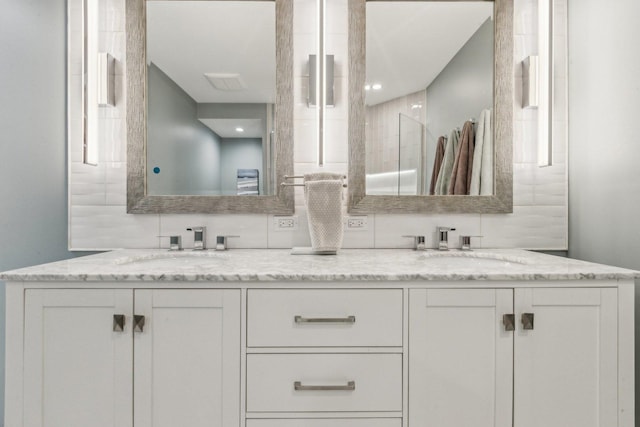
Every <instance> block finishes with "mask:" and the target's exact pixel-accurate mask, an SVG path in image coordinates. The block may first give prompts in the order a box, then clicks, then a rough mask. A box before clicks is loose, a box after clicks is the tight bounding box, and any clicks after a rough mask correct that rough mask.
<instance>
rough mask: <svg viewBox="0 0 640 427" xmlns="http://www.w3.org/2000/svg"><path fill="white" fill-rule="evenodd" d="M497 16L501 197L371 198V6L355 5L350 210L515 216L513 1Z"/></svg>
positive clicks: (356, 1) (501, 1) (498, 1)
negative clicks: (368, 127) (368, 154)
mask: <svg viewBox="0 0 640 427" xmlns="http://www.w3.org/2000/svg"><path fill="white" fill-rule="evenodd" d="M387 1H390V0H387ZM427 1H428V0H427ZM449 1H456V0H449ZM478 1H485V0H478ZM494 16H495V37H494V45H495V48H494V52H495V57H494V64H495V65H494V105H493V108H494V114H493V116H494V121H493V126H494V130H495V132H494V155H495V163H494V165H495V171H494V174H495V187H494V188H495V194H494V195H492V196H370V195H367V194H366V184H365V163H366V152H365V118H366V112H365V103H364V98H365V94H364V85H365V78H366V44H365V41H366V34H365V30H366V0H349V61H348V62H349V199H348V206H347V208H348V211H349V212H350V213H358V214H360V213H387V214H392V213H395V214H399V213H511V212H513V144H512V139H513V102H514V101H513V85H514V68H513V67H514V65H513V0H495V6H494Z"/></svg>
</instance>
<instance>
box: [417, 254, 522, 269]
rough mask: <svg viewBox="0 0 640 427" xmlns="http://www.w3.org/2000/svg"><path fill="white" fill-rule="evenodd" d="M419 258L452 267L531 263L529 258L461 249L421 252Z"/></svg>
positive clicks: (428, 262) (503, 265)
mask: <svg viewBox="0 0 640 427" xmlns="http://www.w3.org/2000/svg"><path fill="white" fill-rule="evenodd" d="M418 259H419V260H420V262H425V263H427V264H429V265H434V266H435V265H437V266H450V267H510V266H514V265H525V264H529V262H528V261H527V260H525V259H523V258H520V257H517V256H512V255H507V254H502V253H496V252H478V251H461V250H451V251H426V252H421V253H419V255H418Z"/></svg>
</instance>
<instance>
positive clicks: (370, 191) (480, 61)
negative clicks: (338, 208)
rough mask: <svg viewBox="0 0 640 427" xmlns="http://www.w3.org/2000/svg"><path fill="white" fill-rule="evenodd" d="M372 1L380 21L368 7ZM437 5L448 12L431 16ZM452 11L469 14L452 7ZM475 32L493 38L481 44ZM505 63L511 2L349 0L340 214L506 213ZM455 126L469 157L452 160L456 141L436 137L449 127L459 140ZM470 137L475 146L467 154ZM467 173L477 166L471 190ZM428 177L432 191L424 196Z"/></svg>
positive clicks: (510, 78)
mask: <svg viewBox="0 0 640 427" xmlns="http://www.w3.org/2000/svg"><path fill="white" fill-rule="evenodd" d="M411 7H414V8H416V9H415V10H414V11H413V12H411V13H409V14H407V12H406V9H405V8H411ZM423 7H424V8H425V9H424V11H421V10H420V8H423ZM377 8H380V9H379V11H381V12H382V13H381V15H382V16H383V17H384V19H383V21H382V22H383V23H382V24H380V16H378V17H375V16H370V13H369V12H371V14H374V13H376V12H375V11H376V10H378V9H377ZM385 8H386V10H384V9H385ZM438 8H444V9H445V10H446V9H448V10H449V11H448V12H446V13H444V12H443V13H442V14H441V15H437V13H438V12H437V10H438ZM467 8H469V9H467ZM459 9H463V10H470V11H475V13H471V14H469V15H468V16H467V14H466V12H465V13H463V14H462V15H460V14H458V15H456V14H452V13H453V12H456V10H459ZM457 13H460V12H457ZM450 14H452V15H450ZM370 20H371V21H372V22H369V21H370ZM376 20H377V21H378V23H376ZM491 26H492V27H493V30H492V29H491ZM376 28H377V29H376ZM407 34H409V35H410V37H407ZM425 34H426V36H425ZM483 34H484V35H485V36H486V35H489V36H491V35H492V36H493V38H492V39H490V40H488V41H487V40H486V39H484V43H480V41H478V40H477V39H479V38H482V35H483ZM476 36H477V37H476ZM481 41H482V40H481ZM427 42H428V43H427ZM481 44H485V45H486V44H489V47H488V48H484V49H481V48H480V47H478V46H479V45H481ZM427 46H433V47H436V49H428V48H427ZM376 49H377V52H376ZM467 50H472V52H465V51H467ZM368 56H372V58H371V59H368ZM421 62H422V63H424V65H421ZM423 67H426V68H423ZM513 70H514V67H513V0H494V1H486V0H478V1H457V0H456V1H446V0H445V1H438V0H433V1H432V0H422V1H395V0H394V1H380V0H377V1H367V0H349V102H350V108H349V199H348V211H349V212H350V213H354V214H366V213H402V214H405V213H508V212H513V147H512V136H513V110H514V99H513V86H514V72H513ZM457 76H464V78H458V77H457ZM487 76H488V77H487ZM454 77H455V78H454ZM383 79H384V80H383ZM367 89H368V90H367ZM387 92H388V93H387ZM485 97H486V98H485ZM476 98H477V99H476ZM483 112H484V114H482V113H483ZM470 119H475V122H476V123H475V124H472V123H469V122H470ZM481 119H483V120H481ZM465 125H466V126H465ZM481 125H482V126H483V129H482V130H481V129H480V127H481ZM458 128H460V135H459V141H458V143H459V144H462V146H465V147H467V148H466V149H465V151H466V153H467V154H468V155H467V156H466V157H465V156H462V155H461V156H458V163H457V164H456V161H455V160H456V156H455V154H456V152H457V150H456V149H454V148H456V147H454V146H453V145H451V146H450V147H449V148H447V146H446V145H445V144H444V141H442V144H441V149H440V150H437V142H438V139H440V137H443V136H446V137H447V140H448V139H449V138H450V137H451V134H452V132H453V131H456V133H454V136H455V137H456V138H458V134H457V129H458ZM465 128H466V129H465ZM478 134H481V135H482V138H480V136H478V137H477V138H475V137H476V136H477V135H478ZM485 134H486V135H485ZM471 136H473V137H474V143H475V142H476V141H480V142H482V145H483V148H482V150H480V151H478V150H476V147H475V146H474V149H473V154H474V157H473V159H471V158H470V155H469V154H470V153H471V151H472V150H471V148H470V138H471ZM452 139H453V138H452ZM409 147H412V148H409ZM408 150H410V151H408ZM476 152H482V155H481V156H477V155H476ZM447 153H449V154H448V155H447ZM436 154H437V155H436ZM447 156H448V157H449V158H453V162H452V164H451V163H450V159H447ZM438 158H442V161H441V162H440V161H439V160H438V162H440V169H439V170H438V172H437V173H434V172H435V171H434V169H437V168H438V163H437V161H436V160H437V159H438ZM485 159H486V164H485ZM387 160H390V161H387ZM477 161H481V162H482V165H481V166H480V169H478V168H477V167H476V162H477ZM445 162H446V163H447V164H450V165H451V166H447V168H449V167H450V168H451V169H450V170H449V172H450V174H447V173H444V172H443V171H444V166H443V165H444V164H445ZM465 162H466V163H467V164H466V165H465V164H464V163H465ZM465 166H466V167H465ZM470 167H472V169H471V170H469V168H470ZM473 170H476V172H477V171H478V170H480V172H481V174H480V178H481V179H480V182H478V179H477V178H476V179H475V180H474V182H475V185H476V187H472V186H471V184H472V183H471V182H470V181H468V180H469V178H470V177H472V176H471V175H472V174H473ZM454 171H455V172H456V173H455V175H454ZM483 173H487V174H488V175H490V176H487V177H485V176H484V175H483ZM367 175H370V176H369V178H367ZM372 175H373V176H372ZM438 177H446V178H447V179H445V180H441V181H440V183H439V184H438ZM452 177H455V180H453V179H451V178H452ZM485 178H486V179H485ZM367 181H368V182H367ZM376 181H377V182H376ZM483 181H484V183H485V184H489V185H488V186H486V188H484V190H483V187H482V182H483ZM431 182H434V186H433V187H434V188H433V190H434V193H435V192H436V188H440V189H441V190H440V192H439V193H437V194H434V195H429V192H430V190H431V187H432V186H431ZM452 183H453V195H449V188H450V187H451V185H452ZM478 184H480V186H479V187H478ZM459 187H461V188H459ZM470 187H472V188H475V192H474V193H472V191H471V190H470V189H469V188H470ZM445 189H446V191H445ZM467 191H468V192H469V194H470V195H466V196H464V197H462V196H461V195H462V194H467ZM471 194H473V195H471Z"/></svg>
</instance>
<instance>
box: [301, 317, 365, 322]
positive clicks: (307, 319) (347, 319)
mask: <svg viewBox="0 0 640 427" xmlns="http://www.w3.org/2000/svg"><path fill="white" fill-rule="evenodd" d="M293 320H294V321H295V322H296V323H356V316H347V317H302V316H294V317H293Z"/></svg>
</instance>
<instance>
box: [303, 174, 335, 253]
mask: <svg viewBox="0 0 640 427" xmlns="http://www.w3.org/2000/svg"><path fill="white" fill-rule="evenodd" d="M342 188H343V187H342V180H341V179H340V180H324V181H307V182H305V183H304V199H305V203H306V205H307V217H308V219H309V233H310V235H311V248H312V249H313V250H314V251H318V252H325V251H337V250H338V249H340V247H341V246H342V237H343V230H342Z"/></svg>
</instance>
